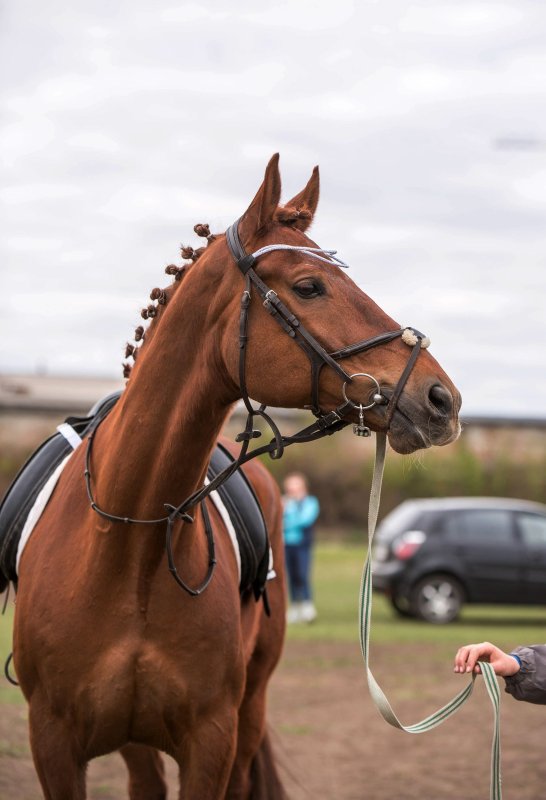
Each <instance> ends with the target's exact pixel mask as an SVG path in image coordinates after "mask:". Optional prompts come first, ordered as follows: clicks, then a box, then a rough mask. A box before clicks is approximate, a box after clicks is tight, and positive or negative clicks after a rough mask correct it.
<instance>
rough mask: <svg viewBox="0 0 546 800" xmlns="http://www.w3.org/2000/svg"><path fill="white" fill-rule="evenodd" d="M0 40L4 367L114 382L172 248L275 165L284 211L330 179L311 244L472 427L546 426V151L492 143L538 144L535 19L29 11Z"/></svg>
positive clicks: (476, 9)
mask: <svg viewBox="0 0 546 800" xmlns="http://www.w3.org/2000/svg"><path fill="white" fill-rule="evenodd" d="M1 36H2V41H1V42H0V45H1V47H2V52H3V59H4V64H5V66H6V68H5V69H4V70H3V71H2V76H1V77H0V81H1V83H0V86H1V97H0V112H1V113H2V116H3V119H4V125H3V128H2V130H1V131H0V158H1V159H2V170H3V181H2V186H3V189H2V190H1V191H0V204H1V206H2V213H3V219H4V221H5V231H6V233H5V236H4V238H3V240H2V242H1V245H0V258H1V259H2V260H1V263H2V287H3V290H4V297H9V298H11V300H10V301H9V302H6V303H4V311H3V313H4V322H5V333H4V334H3V350H2V353H1V355H0V369H4V370H6V369H18V370H25V369H30V370H32V369H34V367H35V366H36V364H37V363H39V364H40V365H42V366H43V365H47V367H48V369H50V370H51V371H55V370H61V369H62V370H74V371H76V372H80V371H82V370H85V369H87V370H90V371H99V372H101V373H112V374H116V375H117V374H118V373H119V358H120V348H121V347H122V345H123V342H124V341H125V339H126V337H127V334H128V333H129V332H130V331H131V330H132V328H133V326H134V323H135V320H137V319H138V311H139V308H140V307H141V305H142V304H143V303H144V301H145V299H146V298H147V296H148V292H149V290H150V288H151V286H152V285H157V284H158V282H160V281H161V280H162V278H161V275H162V270H163V267H164V265H165V264H166V263H169V262H170V261H173V260H176V259H177V248H178V245H179V243H180V241H184V242H190V241H191V242H194V243H195V240H194V237H193V234H192V228H193V225H194V224H195V222H198V221H202V220H203V221H209V222H210V223H211V225H212V227H213V228H214V229H217V230H222V229H224V228H225V227H226V225H228V224H229V223H230V222H231V221H232V220H233V219H234V218H235V217H236V216H238V215H239V214H240V213H241V212H242V211H243V210H244V208H245V207H246V205H247V204H248V202H249V200H250V199H251V197H252V196H253V194H254V192H255V191H256V188H257V186H258V185H259V182H260V180H261V176H262V172H263V168H264V166H265V163H266V161H267V159H268V158H269V156H270V155H271V153H272V152H275V151H277V150H279V151H280V152H281V158H282V161H281V165H282V171H283V181H284V187H285V197H290V196H291V195H292V194H294V193H295V192H297V191H298V190H299V189H300V188H301V186H302V185H303V184H304V183H305V181H306V180H307V178H308V177H309V173H310V169H311V168H312V166H313V165H314V164H316V163H319V164H320V166H321V176H322V195H321V204H320V208H319V214H318V217H317V221H316V223H315V225H314V228H313V236H314V238H316V239H317V240H318V241H319V242H320V243H321V244H323V245H324V246H326V247H337V248H338V249H339V250H340V252H341V254H342V256H343V257H344V258H346V259H347V260H348V261H349V262H350V263H351V265H352V266H351V274H352V276H353V278H354V279H355V280H356V281H357V283H358V284H359V285H361V286H362V287H363V288H364V289H365V291H367V292H368V293H369V294H370V295H372V296H373V297H374V298H375V299H376V300H377V301H378V302H379V303H380V305H382V306H384V307H385V309H386V310H387V311H388V313H390V314H391V315H393V316H394V317H395V318H397V319H399V320H400V321H402V322H410V323H411V324H414V325H416V326H417V327H418V328H420V329H423V330H426V332H427V333H429V334H430V335H431V337H432V340H433V352H434V354H435V355H436V356H437V357H438V358H439V360H440V361H441V362H442V364H445V366H446V367H447V368H448V371H449V370H451V371H452V372H453V376H454V378H455V380H456V382H457V383H458V384H460V386H461V388H462V391H463V395H464V397H465V408H466V409H467V410H468V411H469V412H472V411H481V412H485V411H490V412H492V413H508V412H510V411H517V412H519V413H524V412H528V413H530V414H544V413H545V412H544V409H545V408H546V351H545V349H544V348H543V347H542V340H543V337H542V324H543V322H542V317H543V298H544V297H545V290H546V226H545V225H544V214H545V210H546V209H545V206H546V194H545V189H544V186H545V185H546V180H545V174H544V173H545V171H546V162H545V157H546V155H545V154H546V151H545V150H544V149H542V148H540V147H535V148H527V149H525V150H521V149H518V148H517V147H516V146H514V147H511V148H506V147H503V148H500V147H498V145H497V143H498V142H499V141H503V140H508V139H510V140H511V141H514V142H516V143H517V141H521V142H523V141H524V140H530V139H533V140H536V141H539V142H540V141H544V140H546V111H545V109H546V102H545V101H546V59H545V56H544V50H543V42H544V37H545V36H546V10H545V8H544V6H543V4H541V3H536V2H533V0H506V2H492V3H485V2H475V1H474V0H469V2H466V3H463V4H461V3H450V2H443V1H442V0H440V2H438V0H422V1H421V2H415V3H411V4H408V3H406V2H402V0H395V1H394V2H392V3H379V2H362V3H356V2H351V1H350V0H341V1H340V2H338V3H336V5H335V7H333V6H332V4H331V3H330V2H327V1H326V0H313V2H311V0H309V2H301V3H296V4H294V3H288V2H284V0H283V2H278V3H276V4H275V5H274V6H268V7H267V8H266V7H265V6H264V7H258V6H256V4H255V3H251V2H249V0H236V2H234V3H232V4H231V5H230V6H229V9H228V8H227V7H225V6H220V5H218V4H217V3H214V2H204V3H185V4H183V5H179V6H177V5H175V4H173V3H172V2H167V1H166V0H159V2H157V3H154V4H153V5H150V4H149V3H146V2H144V1H143V0H135V2H133V3H132V4H131V5H130V6H124V7H123V9H121V7H120V8H119V9H118V7H114V6H112V5H111V4H107V3H100V2H99V3H96V4H93V5H92V6H90V5H89V4H88V3H85V2H83V0H75V2H73V3H71V4H70V6H69V7H68V6H66V4H60V3H59V4H56V3H53V4H48V5H47V8H46V7H45V6H44V5H43V4H40V3H39V2H38V0H27V1H26V2H25V3H15V2H12V3H11V4H8V11H7V13H5V18H4V24H3V28H2V33H1ZM139 298H140V299H139ZM528 385H532V386H533V391H532V392H525V391H523V392H522V386H528Z"/></svg>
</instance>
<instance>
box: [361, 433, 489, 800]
mask: <svg viewBox="0 0 546 800" xmlns="http://www.w3.org/2000/svg"><path fill="white" fill-rule="evenodd" d="M385 456H386V436H385V434H384V433H376V450H375V462H374V470H373V478H372V486H371V489H370V502H369V506H368V553H367V556H366V561H365V563H364V568H363V571H362V579H361V583H360V602H359V606H358V617H359V631H360V647H361V650H362V657H363V659H364V665H365V668H366V677H367V680H368V688H369V690H370V695H371V697H372V700H373V701H374V703H375V705H376V706H377V708H378V710H379V713H380V714H381V716H382V717H383V719H384V720H385V721H386V722H388V723H389V725H392V727H393V728H398V729H399V730H401V731H404V732H405V733H425V732H426V731H430V730H432V729H433V728H436V727H437V726H438V725H441V724H442V722H445V721H446V720H447V719H449V717H452V716H453V715H454V714H455V713H456V712H457V711H458V710H459V709H460V708H461V707H462V706H463V705H464V704H465V703H466V701H467V700H468V698H469V697H470V695H471V694H472V691H473V689H474V682H475V680H476V673H472V679H471V681H470V683H469V684H468V685H467V686H465V688H464V689H462V690H461V691H460V692H459V693H458V694H457V695H455V697H453V698H452V699H451V700H450V701H449V703H446V705H445V706H442V708H440V709H439V710H438V711H435V712H434V713H433V714H430V715H429V716H428V717H426V718H425V719H422V720H421V721H420V722H416V723H415V724H413V725H403V724H402V723H401V722H400V720H399V719H398V717H397V716H396V714H395V713H394V711H393V709H392V706H391V704H390V703H389V701H388V700H387V697H386V696H385V693H384V692H383V690H382V689H381V687H380V686H379V684H378V682H377V681H376V679H375V677H374V675H373V673H372V671H371V669H370V666H369V659H370V631H371V615H372V560H371V559H372V544H373V537H374V534H375V527H376V524H377V517H378V513H379V503H380V499H381V484H382V481H383V468H384V466H385ZM478 663H479V665H480V669H481V671H482V675H483V679H484V683H485V688H486V689H487V693H488V695H489V699H490V700H491V705H492V707H493V716H494V725H493V740H492V745H491V778H490V788H489V798H490V800H502V788H501V769H500V692H499V685H498V683H497V678H496V676H495V671H494V669H493V667H492V666H491V664H489V663H488V662H485V661H479V662H478Z"/></svg>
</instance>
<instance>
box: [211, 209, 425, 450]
mask: <svg viewBox="0 0 546 800" xmlns="http://www.w3.org/2000/svg"><path fill="white" fill-rule="evenodd" d="M226 243H227V245H228V248H229V250H230V252H231V255H232V256H233V258H234V260H235V262H236V263H237V266H238V267H239V269H240V271H241V273H242V274H243V275H244V276H245V289H244V292H243V296H242V299H241V316H240V323H239V386H240V390H241V394H242V397H243V401H244V403H245V406H246V408H247V411H248V412H249V413H251V412H254V413H256V414H257V415H260V416H262V415H263V411H264V408H265V407H264V406H260V408H259V409H254V408H253V407H252V404H251V402H250V398H249V396H248V391H247V387H246V345H247V341H248V337H247V326H248V313H249V306H250V299H251V287H252V286H254V288H255V289H256V290H257V292H258V294H259V295H260V296H261V298H262V300H263V305H264V308H265V309H266V310H267V311H269V313H270V314H271V315H272V316H273V318H274V319H275V321H276V322H277V323H278V324H279V325H280V327H281V328H282V329H283V330H284V331H285V333H287V334H288V335H289V336H290V338H291V339H293V340H294V341H295V342H296V344H298V345H299V346H300V347H301V348H302V349H303V350H304V352H305V353H306V355H307V357H308V358H309V362H310V365H311V405H310V406H309V408H310V409H311V411H312V412H313V413H314V414H315V416H316V417H318V418H319V419H322V420H323V421H325V420H326V418H331V416H330V415H331V414H332V412H330V415H329V414H325V413H324V412H323V411H322V410H321V408H320V403H319V377H320V372H321V370H322V368H323V367H324V366H328V367H330V368H331V369H332V370H333V371H334V372H335V373H336V374H337V375H338V376H339V377H340V378H342V379H343V381H344V384H346V383H351V382H352V379H353V376H352V375H349V374H348V373H347V372H346V371H345V370H344V369H343V368H342V367H341V365H339V364H338V363H337V361H339V360H341V359H343V358H348V357H349V356H353V355H357V354H358V353H363V352H365V351H367V350H371V349H372V348H374V347H378V346H380V345H384V344H388V343H389V342H392V341H394V340H395V339H397V338H399V337H402V338H403V339H404V336H405V333H406V331H409V332H410V333H411V336H412V337H413V341H412V342H411V344H412V346H413V352H412V353H411V355H410V358H409V359H408V363H407V365H406V367H405V369H404V371H403V372H402V375H401V376H400V378H399V380H398V383H397V385H396V387H395V389H394V391H393V393H392V395H391V397H390V398H389V399H388V401H387V399H386V398H384V399H383V403H388V404H387V411H386V420H387V426H388V424H390V421H391V419H392V416H393V414H394V412H395V410H396V406H397V404H398V400H399V399H400V396H401V394H402V391H403V389H404V387H405V385H406V383H407V380H408V378H409V376H410V374H411V371H412V370H413V367H414V366H415V362H416V361H417V357H418V355H419V352H420V349H421V348H422V347H423V346H426V345H424V344H423V343H424V341H425V340H426V337H425V336H424V335H423V334H422V333H420V331H417V330H415V329H413V328H409V329H404V328H398V329H397V330H394V331H387V332H386V333H381V334H377V335H376V336H372V337H370V338H369V339H363V340H361V341H360V342H356V343H355V344H352V345H347V346H346V347H343V348H341V349H339V350H336V351H334V352H332V353H328V352H327V351H326V350H325V348H324V347H323V346H322V345H321V344H320V343H319V342H318V341H317V340H316V339H315V337H314V336H313V335H312V334H311V333H309V331H308V330H307V329H306V328H305V326H304V325H302V324H301V322H300V320H299V319H298V318H297V317H296V315H295V314H293V313H292V311H291V310H290V309H289V308H288V307H287V306H286V305H285V304H284V303H283V301H282V300H281V299H280V298H279V296H278V295H277V293H276V292H275V291H273V290H272V289H270V288H269V286H267V284H266V283H265V282H264V281H263V280H262V279H261V278H260V276H259V275H258V274H257V272H256V270H255V269H254V265H255V264H256V261H257V258H258V257H259V256H260V255H263V254H265V253H266V252H270V251H271V250H282V249H287V250H292V251H294V250H295V251H298V250H299V251H301V252H303V253H305V254H307V255H308V256H311V257H314V258H320V260H321V261H327V262H329V263H332V264H334V265H335V264H336V263H339V264H341V265H343V266H347V265H346V264H344V263H343V262H341V261H340V260H339V259H335V258H334V255H333V254H334V253H335V251H333V250H321V249H320V248H310V247H296V246H293V245H282V244H278V245H267V246H266V247H264V248H261V249H260V250H257V251H256V252H255V253H250V254H249V253H247V252H246V250H245V248H244V246H243V244H242V242H241V239H240V237H239V220H237V221H236V222H234V223H233V225H231V226H230V227H229V228H228V229H227V231H226ZM319 253H325V254H327V255H328V258H324V257H322V256H321V255H319ZM404 341H406V339H404ZM379 397H381V396H379ZM376 402H380V399H377V395H376V396H375V397H374V402H373V403H372V404H371V405H374V404H375V403H376ZM355 407H356V404H355V403H351V402H349V401H348V402H345V403H344V404H342V405H341V406H339V407H338V408H336V409H335V414H336V415H337V417H336V418H337V419H340V418H342V417H343V416H346V415H348V414H349V413H351V412H352V411H353V410H354V409H355ZM323 424H324V422H323ZM241 435H249V434H248V432H247V433H245V434H241Z"/></svg>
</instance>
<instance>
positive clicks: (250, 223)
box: [239, 153, 281, 243]
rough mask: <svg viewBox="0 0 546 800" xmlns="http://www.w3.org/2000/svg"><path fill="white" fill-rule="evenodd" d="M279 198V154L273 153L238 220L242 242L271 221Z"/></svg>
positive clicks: (247, 240)
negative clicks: (259, 182) (253, 195)
mask: <svg viewBox="0 0 546 800" xmlns="http://www.w3.org/2000/svg"><path fill="white" fill-rule="evenodd" d="M280 198H281V175H280V172H279V154H278V153H275V155H274V156H273V157H272V158H271V160H270V161H269V164H268V165H267V167H266V170H265V176H264V180H263V183H262V185H261V186H260V188H259V189H258V191H257V193H256V197H255V198H254V200H253V201H252V203H251V204H250V205H249V207H248V208H247V210H246V211H245V213H244V214H243V216H242V217H241V219H240V221H239V236H240V237H241V240H242V241H243V242H244V243H248V242H249V241H250V240H251V239H253V238H254V237H255V236H256V235H257V234H258V233H260V232H261V231H263V230H264V229H265V228H266V227H267V226H268V225H269V223H271V222H272V221H273V218H274V215H275V211H276V210H277V206H278V205H279V200H280Z"/></svg>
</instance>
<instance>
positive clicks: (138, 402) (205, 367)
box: [92, 281, 236, 518]
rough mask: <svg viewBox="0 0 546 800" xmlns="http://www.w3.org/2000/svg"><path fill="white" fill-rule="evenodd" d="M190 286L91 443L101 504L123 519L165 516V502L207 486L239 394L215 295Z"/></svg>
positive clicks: (175, 299)
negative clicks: (217, 322) (213, 309)
mask: <svg viewBox="0 0 546 800" xmlns="http://www.w3.org/2000/svg"><path fill="white" fill-rule="evenodd" d="M185 283H186V281H184V284H183V285H182V286H181V287H180V289H179V290H178V291H177V292H176V294H175V296H174V297H173V298H172V300H171V301H170V304H169V305H168V306H167V307H166V308H165V309H164V311H163V314H162V316H161V318H160V319H159V320H157V321H156V323H155V324H156V325H157V329H156V330H153V333H152V335H151V336H150V337H149V339H150V340H149V341H147V342H146V344H145V346H144V348H143V350H142V352H141V354H140V356H139V360H138V363H137V364H136V365H135V367H134V369H133V372H132V375H131V378H130V380H129V384H128V386H127V389H126V390H125V392H124V393H123V395H122V397H121V399H120V401H119V403H118V404H117V406H116V408H115V409H114V411H112V413H111V415H110V416H109V417H108V418H107V420H106V421H105V423H104V424H103V425H102V426H101V428H100V429H99V430H98V432H97V436H96V440H95V442H94V445H93V462H94V463H93V464H92V475H93V479H94V482H95V485H96V496H97V502H98V504H99V506H101V507H102V508H104V509H106V510H107V511H110V512H111V513H114V514H119V515H120V516H130V517H133V518H150V517H152V518H157V517H161V516H164V515H165V509H164V503H171V504H175V505H176V504H179V503H180V502H181V501H182V500H183V499H185V498H186V497H187V496H189V495H190V494H191V493H192V492H193V491H194V490H195V489H196V488H197V487H198V486H199V485H202V483H203V480H204V478H205V474H206V468H207V464H208V460H209V457H210V452H211V450H212V448H213V446H214V442H215V440H216V438H217V436H218V434H219V432H220V429H221V426H222V424H223V422H224V420H225V418H226V415H227V413H228V411H229V408H230V406H231V404H232V403H233V401H234V400H235V399H236V395H235V393H234V390H233V386H230V382H229V377H228V376H227V375H226V374H225V369H224V367H223V364H222V360H221V358H220V357H219V345H220V340H221V331H219V330H218V329H217V328H215V326H214V325H211V324H210V321H209V320H210V317H211V316H212V315H211V314H210V308H209V302H210V298H208V297H207V296H206V295H205V296H202V292H201V293H200V292H196V291H191V287H188V289H186V285H185ZM207 317H209V319H207Z"/></svg>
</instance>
